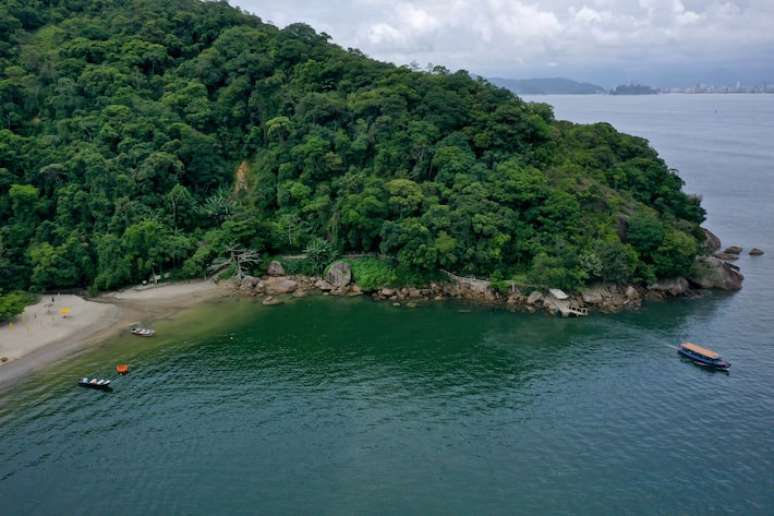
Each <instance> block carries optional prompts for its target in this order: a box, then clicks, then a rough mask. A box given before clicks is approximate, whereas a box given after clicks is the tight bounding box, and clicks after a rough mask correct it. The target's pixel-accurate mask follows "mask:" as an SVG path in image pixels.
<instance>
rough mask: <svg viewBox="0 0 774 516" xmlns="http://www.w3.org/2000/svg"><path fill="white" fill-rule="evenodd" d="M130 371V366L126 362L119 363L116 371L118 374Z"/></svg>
mask: <svg viewBox="0 0 774 516" xmlns="http://www.w3.org/2000/svg"><path fill="white" fill-rule="evenodd" d="M128 372H129V366H128V365H126V364H118V365H117V366H116V373H118V374H126V373H128Z"/></svg>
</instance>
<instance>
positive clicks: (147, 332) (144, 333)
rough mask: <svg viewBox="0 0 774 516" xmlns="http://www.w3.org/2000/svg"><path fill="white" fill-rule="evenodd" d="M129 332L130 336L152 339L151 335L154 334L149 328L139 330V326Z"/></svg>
mask: <svg viewBox="0 0 774 516" xmlns="http://www.w3.org/2000/svg"><path fill="white" fill-rule="evenodd" d="M131 331H132V335H136V336H138V337H153V335H154V334H155V333H156V332H155V331H154V330H151V329H150V328H140V327H139V326H137V327H134V328H132V330H131Z"/></svg>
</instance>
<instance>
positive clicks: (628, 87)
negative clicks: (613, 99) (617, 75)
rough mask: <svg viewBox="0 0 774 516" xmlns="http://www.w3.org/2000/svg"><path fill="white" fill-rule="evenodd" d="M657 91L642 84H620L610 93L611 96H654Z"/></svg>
mask: <svg viewBox="0 0 774 516" xmlns="http://www.w3.org/2000/svg"><path fill="white" fill-rule="evenodd" d="M657 93H658V90H656V89H653V88H651V87H650V86H646V85H644V84H621V85H619V86H616V88H615V89H614V90H611V91H610V94H611V95H656V94H657Z"/></svg>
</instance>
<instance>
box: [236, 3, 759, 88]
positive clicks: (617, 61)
mask: <svg viewBox="0 0 774 516" xmlns="http://www.w3.org/2000/svg"><path fill="white" fill-rule="evenodd" d="M230 3H231V4H232V5H235V6H239V7H241V8H243V9H245V10H246V11H249V12H251V13H253V14H256V15H258V16H260V17H261V18H262V19H263V20H265V21H270V22H272V23H274V24H275V25H277V26H280V27H284V26H286V25H288V24H290V23H295V22H303V23H307V24H309V25H311V26H312V27H314V28H315V29H316V30H318V31H319V32H326V33H327V34H329V35H331V36H332V38H333V41H334V42H335V43H337V44H339V45H341V46H343V47H352V48H358V49H360V50H362V51H363V52H365V53H366V54H368V55H369V56H371V57H374V58H376V59H380V60H385V61H390V62H394V63H397V64H409V63H411V62H415V63H420V64H422V65H425V64H426V63H434V64H441V65H444V66H446V67H447V68H450V69H453V70H456V69H465V70H468V71H470V72H473V73H476V74H480V75H484V76H488V77H507V78H527V77H549V76H562V77H569V78H573V79H576V80H584V81H591V82H596V83H599V84H602V85H603V86H608V87H609V86H613V85H615V84H618V83H622V82H632V81H634V82H647V83H650V84H652V85H654V86H660V87H668V86H687V85H691V84H695V83H696V82H708V83H716V84H720V83H723V84H733V83H735V82H736V81H741V82H743V83H746V84H752V83H760V82H764V81H769V82H774V30H772V27H774V1H771V0H540V1H538V0H478V1H475V0H448V1H443V0H414V1H397V2H395V1H387V0H329V1H328V2H325V3H321V2H312V1H309V0H282V1H280V0H230Z"/></svg>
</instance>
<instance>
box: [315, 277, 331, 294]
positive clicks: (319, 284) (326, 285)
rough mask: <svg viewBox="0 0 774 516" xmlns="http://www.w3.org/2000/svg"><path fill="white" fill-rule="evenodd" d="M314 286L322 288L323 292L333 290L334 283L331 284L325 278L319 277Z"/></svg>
mask: <svg viewBox="0 0 774 516" xmlns="http://www.w3.org/2000/svg"><path fill="white" fill-rule="evenodd" d="M314 286H315V287H316V288H318V289H320V290H322V291H323V292H330V291H331V290H333V285H331V284H330V283H328V282H327V281H325V280H324V279H318V280H317V281H315V282H314Z"/></svg>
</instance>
